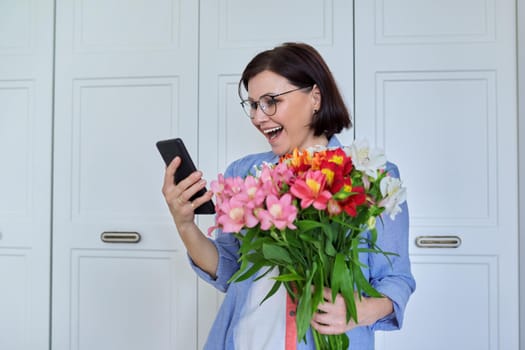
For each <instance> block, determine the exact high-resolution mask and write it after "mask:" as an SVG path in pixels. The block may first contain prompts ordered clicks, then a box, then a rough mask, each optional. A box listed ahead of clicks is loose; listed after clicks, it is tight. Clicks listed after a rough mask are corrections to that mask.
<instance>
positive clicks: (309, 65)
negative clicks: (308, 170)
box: [238, 43, 352, 138]
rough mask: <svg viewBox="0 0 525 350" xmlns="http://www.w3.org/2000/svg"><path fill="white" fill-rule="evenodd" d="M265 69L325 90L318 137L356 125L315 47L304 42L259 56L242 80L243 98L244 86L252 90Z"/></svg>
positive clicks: (318, 116) (316, 125)
mask: <svg viewBox="0 0 525 350" xmlns="http://www.w3.org/2000/svg"><path fill="white" fill-rule="evenodd" d="M265 70H268V71H271V72H274V73H276V74H279V75H280V76H283V77H284V78H286V79H288V81H289V82H290V83H291V84H292V85H295V86H297V87H309V86H313V85H314V84H315V85H317V87H318V88H319V90H320V91H321V108H320V109H319V111H318V112H317V113H316V114H315V116H314V118H313V120H312V124H311V128H312V129H313V130H314V135H315V136H320V135H323V134H324V135H326V136H327V137H328V138H330V137H332V136H333V135H334V134H337V133H340V132H341V131H342V130H343V128H350V127H351V126H352V122H351V121H350V113H349V112H348V109H347V108H346V105H345V103H344V101H343V98H342V96H341V93H340V92H339V89H338V88H337V84H336V83H335V79H334V77H333V75H332V73H331V72H330V69H329V68H328V65H327V64H326V62H325V61H324V59H323V58H322V57H321V55H320V54H319V52H317V50H315V49H314V48H313V47H312V46H310V45H308V44H304V43H283V44H281V45H279V46H277V47H274V48H273V49H271V50H266V51H263V52H261V53H259V54H257V55H256V56H255V57H254V58H253V59H252V60H251V61H250V62H249V63H248V65H247V66H246V68H245V69H244V72H243V73H242V76H241V80H240V81H239V86H238V91H239V97H240V98H241V99H242V98H243V97H242V96H241V87H242V86H244V88H245V89H246V90H248V82H249V81H250V79H251V78H253V77H254V76H256V75H257V74H259V73H261V72H263V71H265Z"/></svg>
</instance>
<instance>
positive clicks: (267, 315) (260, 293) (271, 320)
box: [235, 268, 286, 350]
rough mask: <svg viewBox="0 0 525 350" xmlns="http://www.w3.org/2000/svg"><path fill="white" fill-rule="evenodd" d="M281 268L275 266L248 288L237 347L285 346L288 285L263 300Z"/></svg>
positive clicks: (270, 348)
mask: <svg viewBox="0 0 525 350" xmlns="http://www.w3.org/2000/svg"><path fill="white" fill-rule="evenodd" d="M278 273H279V270H278V269H277V268H274V269H273V270H272V271H270V272H269V273H268V274H267V275H266V276H265V277H263V278H261V279H260V280H258V281H255V282H254V283H253V285H252V286H251V288H250V291H249V292H248V298H247V300H246V305H245V306H244V310H243V311H242V313H241V318H240V320H239V324H238V325H237V327H236V329H235V349H238V350H276V349H284V347H285V335H286V289H285V288H284V287H283V286H282V285H281V287H280V288H279V290H277V292H276V293H275V294H274V295H272V296H271V297H270V298H268V299H266V300H265V301H264V303H262V304H261V301H262V300H263V299H264V297H265V296H266V294H268V292H269V291H270V289H271V288H272V287H273V284H274V283H275V281H274V280H273V279H271V277H275V276H277V275H278Z"/></svg>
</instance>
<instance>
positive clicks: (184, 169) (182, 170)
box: [157, 138, 215, 214]
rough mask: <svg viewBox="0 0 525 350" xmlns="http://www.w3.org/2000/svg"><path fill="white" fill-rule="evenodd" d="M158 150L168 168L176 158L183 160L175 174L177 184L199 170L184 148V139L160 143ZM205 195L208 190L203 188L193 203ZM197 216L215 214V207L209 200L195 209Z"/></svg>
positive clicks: (195, 195)
mask: <svg viewBox="0 0 525 350" xmlns="http://www.w3.org/2000/svg"><path fill="white" fill-rule="evenodd" d="M157 149H158V150H159V152H160V155H161V156H162V159H164V163H166V166H167V165H169V164H170V163H171V161H172V160H173V159H174V158H175V157H176V156H179V157H180V158H181V160H182V162H181V164H180V166H179V168H178V169H177V171H176V172H175V178H174V181H175V183H178V182H179V181H181V180H183V179H185V178H186V177H188V175H190V174H191V173H192V172H194V171H196V170H197V168H196V167H195V164H194V163H193V160H192V159H191V157H190V154H189V152H188V150H187V149H186V146H184V142H182V139H180V138H175V139H169V140H162V141H158V142H157ZM205 193H206V189H204V188H203V189H201V190H199V191H198V192H197V193H195V194H194V195H193V196H192V197H191V198H190V201H193V200H194V199H195V198H197V197H200V196H202V195H203V194H205ZM195 214H215V205H214V204H213V202H212V201H211V200H209V201H208V202H206V203H204V204H202V205H201V206H199V207H197V208H195Z"/></svg>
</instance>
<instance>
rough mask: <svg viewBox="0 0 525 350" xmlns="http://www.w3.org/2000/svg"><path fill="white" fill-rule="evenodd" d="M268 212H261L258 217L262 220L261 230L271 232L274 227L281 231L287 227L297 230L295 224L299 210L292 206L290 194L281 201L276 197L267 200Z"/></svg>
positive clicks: (269, 197)
mask: <svg viewBox="0 0 525 350" xmlns="http://www.w3.org/2000/svg"><path fill="white" fill-rule="evenodd" d="M266 208H267V210H260V211H259V212H258V213H257V216H258V217H259V219H260V220H261V229H262V230H269V229H270V228H271V227H272V225H274V226H275V227H276V228H278V229H279V230H284V229H285V228H286V227H288V228H290V229H296V228H297V227H295V225H294V224H293V222H294V220H295V218H296V216H297V208H296V207H295V206H294V205H293V204H292V196H291V195H289V194H288V193H287V194H285V195H283V196H282V197H281V198H280V199H279V198H277V197H276V196H274V195H269V196H268V197H267V198H266Z"/></svg>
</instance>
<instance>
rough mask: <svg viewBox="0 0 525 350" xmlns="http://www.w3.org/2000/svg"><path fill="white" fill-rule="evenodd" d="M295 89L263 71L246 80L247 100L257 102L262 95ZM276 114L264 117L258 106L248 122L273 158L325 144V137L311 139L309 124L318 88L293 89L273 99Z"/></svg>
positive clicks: (316, 105) (317, 100)
mask: <svg viewBox="0 0 525 350" xmlns="http://www.w3.org/2000/svg"><path fill="white" fill-rule="evenodd" d="M295 88H297V86H294V85H292V84H290V83H289V82H288V80H287V79H286V78H284V77H283V76H280V75H278V74H276V73H274V72H271V71H263V72H261V73H259V74H257V75H256V76H254V77H253V78H251V79H250V80H249V81H248V98H249V99H250V100H251V101H258V100H259V98H260V97H261V96H264V95H277V94H280V93H283V92H286V91H289V90H293V89H295ZM275 101H276V107H277V111H276V113H275V114H274V115H272V116H267V115H266V114H264V113H263V112H262V111H261V109H260V108H259V107H257V110H256V111H255V114H254V116H253V118H252V119H251V121H252V123H253V125H254V126H255V127H256V128H257V129H258V130H259V131H260V132H261V133H262V134H263V135H264V137H265V138H266V139H267V140H268V143H269V144H270V146H271V147H272V151H273V152H274V153H275V154H277V155H282V154H285V153H288V152H291V151H293V149H294V148H299V149H303V148H307V147H311V146H315V145H326V144H328V140H327V138H326V137H325V136H324V135H322V136H314V130H313V129H311V128H310V123H311V121H312V117H313V114H314V110H318V109H319V107H320V106H321V94H320V92H319V88H318V87H317V86H314V88H313V89H304V90H297V91H293V92H290V93H287V94H284V95H282V96H278V97H276V98H275Z"/></svg>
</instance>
